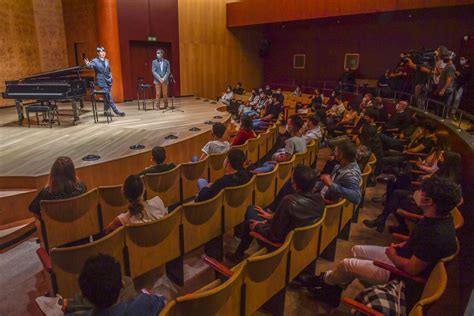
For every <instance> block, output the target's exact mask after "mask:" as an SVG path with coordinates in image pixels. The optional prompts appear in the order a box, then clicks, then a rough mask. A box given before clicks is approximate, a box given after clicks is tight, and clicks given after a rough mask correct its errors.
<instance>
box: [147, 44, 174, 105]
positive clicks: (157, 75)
mask: <svg viewBox="0 0 474 316" xmlns="http://www.w3.org/2000/svg"><path fill="white" fill-rule="evenodd" d="M164 55H165V51H164V50H163V49H161V48H159V49H158V50H157V51H156V59H154V60H153V62H152V63H151V72H152V73H153V83H154V84H155V91H156V105H157V110H159V109H160V96H161V94H162V95H163V103H164V106H165V107H164V108H165V109H166V108H168V84H169V79H170V75H171V67H170V62H169V61H168V60H167V59H165V58H164Z"/></svg>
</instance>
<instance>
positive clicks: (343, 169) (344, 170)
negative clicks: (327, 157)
mask: <svg viewBox="0 0 474 316" xmlns="http://www.w3.org/2000/svg"><path fill="white" fill-rule="evenodd" d="M356 155H357V146H356V145H355V144H354V143H353V142H351V141H344V142H340V143H338V144H337V145H336V150H335V159H336V160H337V161H338V162H339V165H337V166H336V167H334V169H333V170H332V173H331V174H321V176H320V180H321V181H320V182H318V183H317V184H316V186H315V190H316V191H317V192H320V193H321V195H322V196H323V197H324V199H326V200H329V201H332V202H336V201H338V200H339V199H342V198H343V199H347V200H348V201H350V202H351V203H354V204H358V203H359V202H360V200H361V197H362V193H361V190H360V187H359V184H360V180H361V172H360V168H359V165H358V164H357V161H356Z"/></svg>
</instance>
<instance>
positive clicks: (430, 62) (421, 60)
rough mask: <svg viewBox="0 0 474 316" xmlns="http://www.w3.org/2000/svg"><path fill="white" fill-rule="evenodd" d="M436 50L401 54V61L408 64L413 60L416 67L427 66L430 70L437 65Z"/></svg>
mask: <svg viewBox="0 0 474 316" xmlns="http://www.w3.org/2000/svg"><path fill="white" fill-rule="evenodd" d="M436 54H437V53H436V50H423V51H415V50H409V51H406V52H402V53H401V54H400V57H401V61H402V62H403V63H404V64H406V63H407V62H408V59H411V60H412V61H413V63H414V64H416V65H425V66H428V67H430V68H432V67H434V65H435V63H436Z"/></svg>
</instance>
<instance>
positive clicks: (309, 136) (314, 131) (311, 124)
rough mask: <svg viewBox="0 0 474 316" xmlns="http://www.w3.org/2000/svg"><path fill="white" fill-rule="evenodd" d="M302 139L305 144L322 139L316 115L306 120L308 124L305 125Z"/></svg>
mask: <svg viewBox="0 0 474 316" xmlns="http://www.w3.org/2000/svg"><path fill="white" fill-rule="evenodd" d="M303 138H304V139H305V140H306V144H309V143H310V142H311V141H312V140H314V141H319V140H320V139H321V138H323V134H322V133H321V126H319V117H318V116H317V115H313V116H310V117H309V118H308V122H307V123H306V124H305V132H304V135H303Z"/></svg>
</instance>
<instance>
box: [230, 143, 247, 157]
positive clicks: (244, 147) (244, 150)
mask: <svg viewBox="0 0 474 316" xmlns="http://www.w3.org/2000/svg"><path fill="white" fill-rule="evenodd" d="M247 147H248V141H245V143H243V144H242V145H232V149H240V150H242V151H243V153H244V154H245V157H246V158H247ZM247 159H248V158H247Z"/></svg>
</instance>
